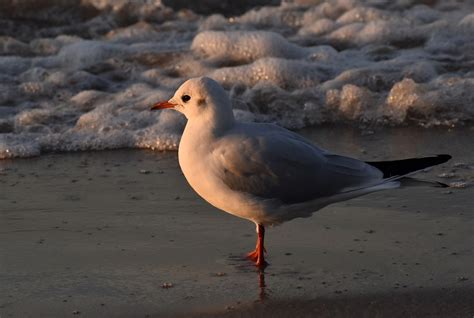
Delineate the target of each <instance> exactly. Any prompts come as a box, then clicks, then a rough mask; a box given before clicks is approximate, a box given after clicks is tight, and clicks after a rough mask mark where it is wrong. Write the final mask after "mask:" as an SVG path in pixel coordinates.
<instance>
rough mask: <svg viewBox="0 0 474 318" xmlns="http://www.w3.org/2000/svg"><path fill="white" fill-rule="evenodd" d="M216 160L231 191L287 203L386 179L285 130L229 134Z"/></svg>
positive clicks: (327, 194)
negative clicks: (254, 133) (284, 131)
mask: <svg viewBox="0 0 474 318" xmlns="http://www.w3.org/2000/svg"><path fill="white" fill-rule="evenodd" d="M296 136H297V135H296ZM213 156H214V157H215V158H216V159H217V160H215V161H214V162H217V165H218V167H216V168H217V171H218V173H219V174H220V177H221V179H222V180H223V181H224V183H225V184H226V185H227V186H228V187H229V188H231V189H233V190H235V191H241V192H246V193H249V194H252V195H255V196H259V197H263V198H268V199H279V200H281V201H282V202H284V203H297V202H304V201H307V200H312V199H316V198H319V197H326V196H331V195H334V194H337V193H340V192H343V191H347V190H351V189H356V188H360V187H363V186H367V185H369V184H372V183H374V182H377V181H380V180H381V179H382V173H381V172H380V171H379V170H378V169H376V168H374V167H372V166H370V165H368V164H366V163H364V162H362V161H359V160H357V159H352V158H349V157H344V156H338V155H335V154H331V153H328V152H326V151H324V150H321V149H319V148H317V147H315V146H313V145H311V143H310V142H308V141H307V140H303V138H302V137H301V136H298V137H297V138H296V137H295V135H294V134H293V133H291V134H290V133H289V134H286V133H283V132H282V131H275V132H270V133H268V132H267V133H262V134H257V135H252V136H249V135H248V136H245V135H241V134H236V135H229V136H227V137H226V138H224V139H223V140H222V141H221V142H220V144H218V146H217V147H216V148H215V149H214V151H213Z"/></svg>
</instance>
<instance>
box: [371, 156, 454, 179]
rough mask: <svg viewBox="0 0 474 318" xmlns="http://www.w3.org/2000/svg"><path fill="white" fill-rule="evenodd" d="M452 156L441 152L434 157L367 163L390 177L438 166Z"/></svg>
mask: <svg viewBox="0 0 474 318" xmlns="http://www.w3.org/2000/svg"><path fill="white" fill-rule="evenodd" d="M451 158H452V157H451V156H450V155H448V154H439V155H436V156H432V157H423V158H409V159H402V160H392V161H367V163H368V164H369V165H372V166H374V167H376V168H377V169H379V170H380V171H382V172H383V177H384V178H390V177H393V176H403V175H406V174H408V173H412V172H416V171H419V170H422V169H426V168H428V167H432V166H436V165H439V164H442V163H445V162H446V161H448V160H449V159H451Z"/></svg>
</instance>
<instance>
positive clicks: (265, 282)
mask: <svg viewBox="0 0 474 318" xmlns="http://www.w3.org/2000/svg"><path fill="white" fill-rule="evenodd" d="M300 133H302V134H303V135H305V136H307V137H309V138H311V139H312V140H313V141H314V142H315V143H317V144H319V145H321V146H323V147H325V148H327V149H329V150H332V151H334V152H339V153H343V154H347V155H352V156H354V157H359V158H362V159H367V160H374V159H376V160H377V159H380V160H382V159H387V158H403V157H409V156H419V155H427V154H433V153H450V154H451V155H453V159H452V160H451V161H450V162H448V163H446V164H444V165H441V166H439V167H436V168H434V169H431V170H429V171H426V172H423V173H420V175H419V176H420V177H422V178H426V179H435V180H438V181H442V182H445V183H449V184H451V185H452V186H453V187H452V188H430V187H415V188H406V189H399V190H394V191H386V192H379V193H374V194H371V195H368V196H365V197H361V198H358V199H355V200H351V201H347V202H343V203H339V204H334V205H331V206H329V207H327V208H325V209H323V210H321V211H319V212H318V213H316V214H315V215H313V217H311V218H308V219H297V220H294V221H292V222H289V223H287V224H284V225H282V226H279V227H275V228H270V229H268V232H267V235H268V236H267V237H268V238H267V244H268V245H267V249H268V252H269V254H268V255H269V256H268V260H269V262H270V266H269V267H268V268H267V269H266V270H265V272H264V273H259V272H258V271H257V270H256V268H255V267H254V266H253V265H252V264H251V263H249V262H247V261H245V260H242V255H243V254H244V253H245V252H247V251H249V250H251V249H252V247H253V246H254V239H255V237H254V236H255V233H254V231H255V227H254V225H253V224H251V223H250V222H248V221H246V220H242V219H238V218H235V217H233V216H231V215H228V214H226V213H223V212H221V211H218V210H217V209H215V208H213V207H211V206H210V205H208V204H207V203H206V202H204V201H203V200H201V199H200V198H199V197H197V195H196V194H195V193H194V192H193V191H192V190H191V188H190V187H189V186H188V184H187V183H186V180H185V179H184V177H183V175H182V173H181V171H180V169H179V166H178V162H177V154H176V153H175V152H165V153H163V152H153V151H149V150H115V151H104V152H81V153H65V154H47V155H43V156H40V157H35V158H29V159H15V160H3V161H0V187H1V189H2V190H1V191H0V207H1V210H0V212H1V213H0V218H1V222H0V255H1V257H0V285H1V288H0V316H1V317H2V318H3V317H70V316H80V317H172V316H180V317H189V316H197V317H208V316H210V317H221V316H225V317H314V316H318V317H382V316H383V317H471V316H472V315H473V314H474V285H473V280H474V270H473V268H474V266H473V265H474V255H473V250H472V247H473V243H474V237H473V228H474V209H473V195H474V191H473V189H474V188H473V187H470V186H469V185H470V184H472V182H473V180H474V170H473V163H474V162H473V161H472V158H473V153H474V145H473V143H472V139H473V138H474V131H473V130H472V129H471V130H470V129H458V130H447V129H439V130H437V129H431V130H424V129H412V128H397V129H385V130H383V131H378V132H377V133H374V134H370V133H369V134H367V133H363V134H362V133H361V132H360V131H358V130H355V129H348V128H343V127H334V128H330V127H328V128H321V129H311V130H304V131H301V132H300Z"/></svg>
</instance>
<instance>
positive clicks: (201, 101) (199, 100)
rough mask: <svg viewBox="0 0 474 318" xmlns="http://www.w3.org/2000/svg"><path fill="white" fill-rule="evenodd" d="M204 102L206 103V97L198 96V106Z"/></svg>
mask: <svg viewBox="0 0 474 318" xmlns="http://www.w3.org/2000/svg"><path fill="white" fill-rule="evenodd" d="M205 103H206V99H205V98H200V99H198V101H197V104H198V106H203V105H204V104H205Z"/></svg>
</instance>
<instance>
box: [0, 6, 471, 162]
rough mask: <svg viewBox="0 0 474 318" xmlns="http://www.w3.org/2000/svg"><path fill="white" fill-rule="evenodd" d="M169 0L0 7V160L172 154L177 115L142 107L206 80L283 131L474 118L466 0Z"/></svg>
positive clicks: (246, 116) (239, 113) (238, 111)
mask: <svg viewBox="0 0 474 318" xmlns="http://www.w3.org/2000/svg"><path fill="white" fill-rule="evenodd" d="M167 2H170V4H173V1H160V0H140V1H125V0H115V1H114V0H82V1H79V0H42V1H34V0H20V1H16V0H4V1H1V2H0V159H5V158H14V157H28V156H36V155H40V154H41V153H45V152H51V151H81V150H100V149H113V148H152V149H158V150H174V149H177V145H178V143H179V138H180V135H181V132H182V129H183V127H184V125H185V120H184V118H183V117H181V115H179V114H178V113H175V112H173V111H171V110H165V111H161V112H150V111H149V108H150V106H151V105H152V104H153V103H155V102H157V101H161V100H166V99H168V98H169V97H171V96H172V94H173V92H174V90H175V89H176V88H177V87H178V86H179V85H180V84H181V83H182V82H184V81H185V80H186V79H188V78H190V77H195V76H203V75H206V76H209V77H212V78H214V79H215V80H217V81H218V82H220V83H221V84H222V85H223V86H224V87H225V88H226V89H227V90H228V91H229V94H230V96H231V98H232V102H233V106H234V112H235V115H236V117H237V118H239V119H240V120H245V121H259V122H276V123H277V124H279V125H282V126H285V127H287V128H291V129H300V128H305V127H311V126H318V125H322V124H327V123H344V124H349V125H353V126H356V127H360V128H361V129H372V128H373V127H375V126H377V127H386V126H423V127H426V128H427V129H430V128H432V127H434V126H447V127H454V126H465V125H470V124H471V123H472V122H473V120H474V2H472V1H454V0H395V1H389V0H366V1H362V0H360V1H356V0H334V1H320V0H299V1H298V0H295V1H283V2H282V3H278V1H257V2H255V3H257V4H258V5H259V6H253V7H252V5H251V4H252V1H245V5H243V6H241V7H239V8H236V6H235V5H234V6H232V5H231V4H232V2H230V1H224V3H227V4H229V5H228V6H222V5H217V4H219V3H222V2H220V1H212V0H207V1H200V2H198V3H199V5H195V4H193V5H194V6H196V7H195V8H193V7H190V8H186V7H185V6H186V4H184V5H183V4H182V3H181V2H184V1H176V2H174V5H173V7H170V6H168V5H167ZM265 3H269V4H268V5H265ZM190 9H193V10H194V11H192V10H190ZM195 11H196V12H199V13H195Z"/></svg>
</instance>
